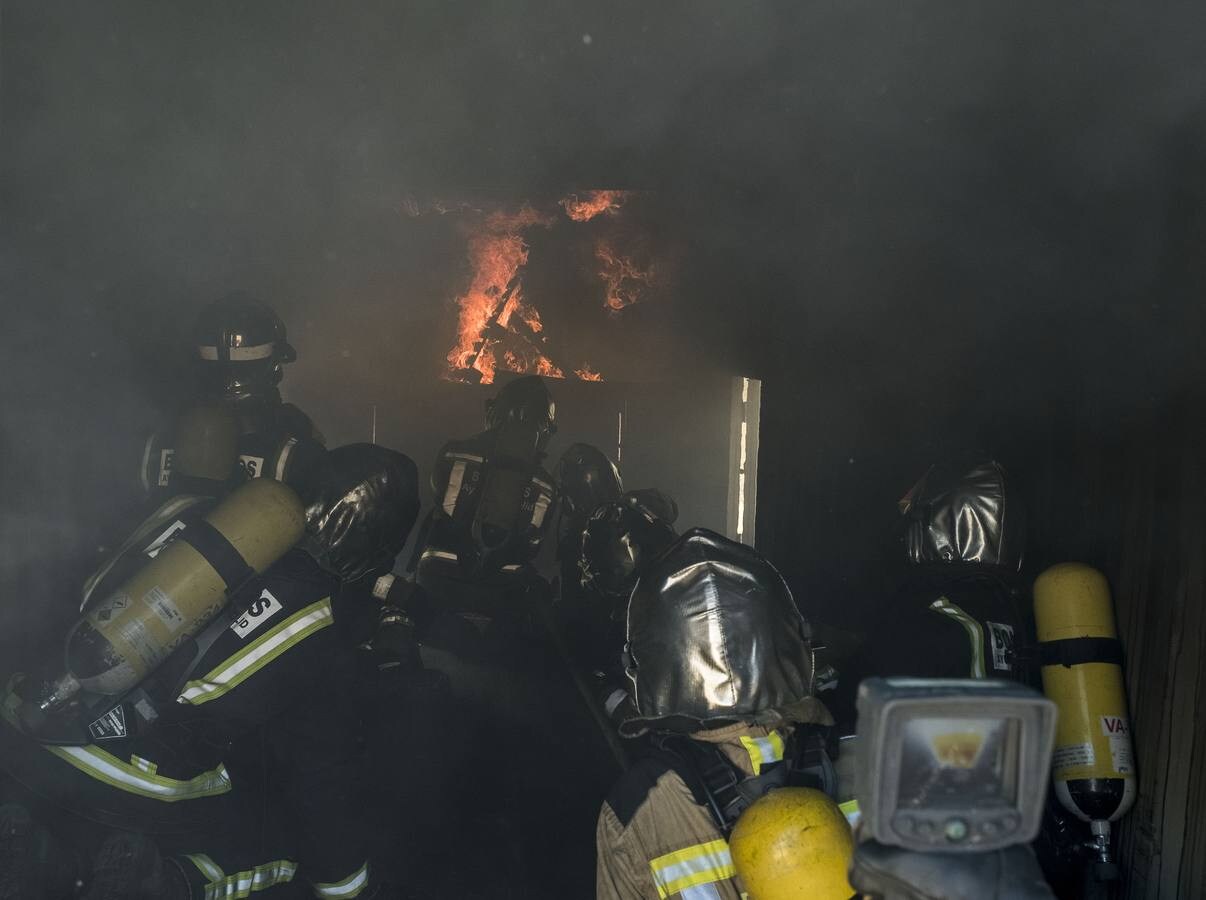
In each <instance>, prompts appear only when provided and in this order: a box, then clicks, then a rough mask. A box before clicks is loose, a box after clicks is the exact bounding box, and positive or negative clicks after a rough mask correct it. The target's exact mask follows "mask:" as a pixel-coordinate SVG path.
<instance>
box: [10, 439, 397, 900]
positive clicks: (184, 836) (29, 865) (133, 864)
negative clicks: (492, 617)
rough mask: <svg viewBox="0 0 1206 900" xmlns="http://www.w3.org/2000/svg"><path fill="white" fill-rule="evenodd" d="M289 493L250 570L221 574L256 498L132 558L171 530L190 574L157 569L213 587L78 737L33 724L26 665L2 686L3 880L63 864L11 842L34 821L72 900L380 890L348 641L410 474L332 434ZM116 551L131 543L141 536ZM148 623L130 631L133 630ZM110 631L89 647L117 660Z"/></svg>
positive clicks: (20, 879) (382, 893)
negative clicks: (201, 608)
mask: <svg viewBox="0 0 1206 900" xmlns="http://www.w3.org/2000/svg"><path fill="white" fill-rule="evenodd" d="M248 487H251V486H250V485H249V486H248ZM277 490H279V491H286V492H287V493H290V492H288V489H287V488H284V487H281V488H279V489H277ZM298 494H299V496H300V498H301V501H300V502H298V501H297V499H296V498H295V499H294V500H293V503H294V504H296V508H297V510H298V512H297V515H298V517H299V520H300V522H299V525H298V530H299V532H300V533H301V534H302V537H301V539H300V541H299V542H298V544H297V546H296V548H295V549H293V550H289V551H287V552H285V555H284V556H282V557H280V559H279V560H278V561H277V562H276V563H275V564H272V565H271V566H270V567H268V568H267V569H266V570H265V571H264V572H263V573H262V574H261V575H260V576H258V577H255V576H252V577H248V578H244V579H243V580H241V581H239V580H237V579H236V578H235V576H233V575H231V574H226V573H230V572H232V571H235V570H238V569H239V568H240V564H242V568H243V569H246V568H247V566H248V565H249V564H250V557H248V559H247V560H243V559H242V557H241V552H242V551H240V547H247V546H250V544H249V543H248V542H249V541H250V542H251V544H254V543H256V542H257V541H260V539H261V538H265V539H270V538H271V535H259V536H257V530H267V531H274V530H275V529H276V526H275V525H274V526H272V527H271V528H268V529H265V528H264V527H263V525H262V522H261V521H260V516H259V512H260V511H262V510H257V509H256V508H250V509H247V510H246V514H245V515H244V517H243V518H241V519H239V520H238V521H236V522H234V523H233V527H232V523H230V522H226V523H225V525H224V526H223V527H224V529H225V530H223V528H219V527H217V525H216V524H214V522H215V521H216V520H217V512H215V513H214V515H213V516H211V517H207V518H206V519H205V520H203V521H204V524H202V523H200V522H197V521H192V522H186V523H185V524H184V526H183V527H182V528H181V529H178V530H177V531H176V533H175V534H174V535H173V536H172V539H171V541H169V542H168V544H166V545H165V546H164V547H163V548H162V549H161V551H160V554H159V555H158V557H157V559H152V560H151V561H150V562H149V563H147V564H146V565H147V566H152V565H156V564H159V565H160V567H161V568H162V567H163V566H164V565H166V563H164V562H163V560H164V559H165V558H166V557H168V556H169V553H170V551H172V550H173V548H174V547H175V546H176V545H177V543H178V542H184V543H186V544H187V545H188V547H189V548H191V549H190V551H189V552H188V553H176V554H175V555H174V556H173V557H172V560H171V564H172V565H186V566H193V567H196V571H195V572H192V571H189V572H177V573H175V577H174V579H173V581H172V582H171V583H172V584H174V585H176V588H175V589H178V590H179V591H180V592H187V591H189V590H193V589H194V587H193V586H195V585H196V584H198V583H199V582H201V581H204V580H205V578H206V577H207V576H205V574H204V572H203V571H202V569H203V568H204V567H205V566H209V567H210V569H212V570H214V571H216V572H218V574H219V575H221V577H222V579H223V581H225V582H226V583H227V585H228V590H229V592H230V599H229V601H228V602H227V603H226V605H225V607H223V608H222V609H221V611H220V612H218V613H217V615H216V617H214V618H212V620H210V621H209V624H208V625H205V627H204V628H202V629H201V630H200V631H199V632H198V633H196V634H195V635H194V636H193V638H191V639H190V640H186V641H184V642H183V643H178V645H177V647H176V650H175V651H173V652H172V653H170V654H169V655H168V656H167V658H166V659H165V660H164V661H163V662H162V663H161V664H160V665H159V666H158V667H157V668H155V669H154V670H153V671H152V672H151V673H150V674H148V675H147V676H146V678H144V679H143V681H141V682H140V683H139V684H138V687H137V689H136V690H134V691H131V692H129V693H127V694H125V695H123V696H122V698H121V702H119V703H118V704H117V705H115V706H114V707H113V708H112V709H109V710H108V711H107V712H105V713H104V714H103V715H101V716H100V717H99V718H98V719H97V720H95V721H93V722H90V723H87V732H86V735H87V738H88V739H89V740H88V742H81V741H77V740H72V739H69V738H64V737H63V736H62V734H59V735H57V736H54V737H52V736H51V735H50V732H49V731H48V730H42V731H38V730H37V729H36V728H34V727H32V726H31V723H41V726H45V725H46V721H47V720H46V717H44V716H43V717H40V716H38V715H36V714H32V713H31V712H30V711H31V709H32V710H34V712H35V713H36V711H37V710H38V709H42V708H47V707H50V705H49V704H46V703H43V704H37V703H35V702H34V701H35V700H36V699H37V698H38V697H40V696H42V695H41V694H40V693H39V690H40V688H39V683H38V679H37V678H35V677H33V676H31V677H29V678H26V679H22V678H20V677H17V678H15V679H14V680H13V681H12V682H11V688H10V690H9V692H8V693H7V695H6V697H5V702H4V706H3V713H4V719H5V722H4V723H3V724H0V763H2V764H3V768H4V769H5V770H6V771H7V773H8V774H9V775H10V776H11V780H10V782H9V785H8V787H9V788H10V790H11V792H12V793H14V794H15V795H16V797H18V798H19V799H20V800H21V801H22V805H23V806H24V807H25V808H26V809H27V810H30V811H32V812H33V813H34V815H33V816H29V815H25V816H22V815H21V814H20V812H19V811H18V812H14V809H15V807H14V806H13V805H12V804H11V803H10V804H9V805H8V806H7V807H5V808H4V811H5V815H3V816H0V819H2V820H3V822H0V826H2V827H0V852H3V853H6V854H7V855H8V858H6V859H0V869H2V870H4V871H6V872H9V873H10V875H9V882H10V883H13V884H15V885H17V890H25V891H26V892H25V893H16V894H14V895H13V896H20V897H37V896H39V895H38V894H37V893H34V892H33V891H31V890H29V886H30V885H34V884H38V883H39V882H40V883H42V884H45V883H46V881H47V879H46V875H45V870H46V868H47V866H46V865H43V866H40V867H39V866H38V865H35V863H47V862H49V863H50V866H49V867H50V868H51V869H52V870H55V871H59V870H66V869H68V868H70V867H71V865H72V863H73V857H71V856H68V855H63V856H61V857H59V858H58V859H54V858H53V857H51V858H50V859H49V860H48V859H47V857H48V855H49V854H47V853H39V854H31V853H29V852H28V850H29V848H30V847H31V846H45V845H46V842H45V841H41V842H39V840H40V838H39V840H35V838H36V837H38V836H39V835H41V834H44V830H45V829H48V830H49V831H50V832H52V833H53V834H54V836H55V837H56V838H57V839H58V844H59V845H60V846H66V847H70V848H72V849H73V850H74V851H75V852H76V854H77V855H76V857H75V859H78V858H84V859H87V858H89V857H91V858H92V859H93V864H92V865H91V866H90V867H88V866H86V865H85V866H82V867H81V869H80V872H79V877H80V878H81V879H82V880H84V881H85V882H86V883H87V887H86V890H87V893H86V897H87V898H88V900H117V898H133V900H137V898H144V897H146V898H151V897H154V898H165V900H175V898H181V900H183V898H193V897H227V896H230V897H234V896H249V895H255V896H259V895H261V893H263V894H266V895H268V896H272V893H273V892H276V893H280V894H283V893H286V892H287V891H288V890H289V889H290V887H292V886H293V885H294V884H295V883H298V882H306V883H308V885H309V887H310V889H311V892H312V893H313V895H314V896H316V897H341V898H342V897H386V896H393V895H392V894H388V893H387V889H386V887H385V886H384V885H383V884H382V880H381V876H380V873H379V872H378V871H377V870H376V869H375V868H374V867H372V866H370V863H369V862H368V860H367V859H366V855H367V853H366V848H367V847H368V846H369V844H370V836H371V833H372V830H373V829H371V828H370V827H369V825H370V823H369V822H367V821H366V820H365V818H364V816H363V814H362V807H361V805H360V796H359V789H360V786H359V784H358V776H357V773H358V771H359V767H360V732H359V723H358V721H357V717H356V709H357V705H356V703H355V702H354V701H355V698H356V695H357V693H358V691H359V690H360V686H359V684H358V682H357V679H356V663H355V647H356V645H357V644H358V643H359V642H360V641H362V640H363V639H364V637H365V633H366V630H367V632H368V633H370V634H371V628H372V627H373V626H374V625H375V623H376V619H377V609H376V605H378V604H377V603H376V602H375V601H374V599H373V598H374V587H375V586H376V585H377V584H378V582H379V581H380V579H381V578H382V577H383V575H384V574H385V573H387V572H388V571H389V569H390V568H391V567H392V564H393V561H394V557H395V556H396V555H397V553H398V552H399V551H400V550H401V548H402V546H403V544H404V542H405V541H406V538H407V535H408V533H409V531H410V529H411V527H412V526H413V524H414V521H415V518H416V516H417V513H418V504H419V501H418V485H417V471H416V468H415V465H414V463H413V462H412V461H411V460H410V459H409V458H407V457H405V456H403V455H402V454H400V453H396V452H394V451H391V450H388V449H385V448H382V447H377V446H373V445H365V444H361V445H352V446H348V447H341V448H339V449H336V450H333V451H331V452H330V453H329V454H328V455H327V456H326V458H325V460H324V462H323V464H322V465H321V466H318V467H314V468H312V469H311V470H310V472H309V473H308V475H307V476H306V479H305V480H304V482H303V483H300V484H299V485H298ZM230 499H231V501H233V500H234V499H235V494H232V495H231V498H230ZM218 508H219V509H221V508H222V507H218ZM303 526H304V531H303V530H302V529H303ZM215 535H216V536H215ZM194 551H195V552H194ZM132 553H133V554H134V555H135V556H142V555H143V547H142V546H141V543H140V542H139V543H137V544H136V545H135V549H133V550H132ZM181 560H185V562H183V563H182V562H180V561H181ZM140 571H145V568H144V569H143V570H140ZM207 571H208V570H207ZM228 578H229V579H230V580H229V581H227V579H228ZM126 583H127V584H133V583H135V581H129V582H126ZM151 593H153V592H149V593H148V596H150V594H151ZM161 593H163V594H164V595H163V596H159V595H156V596H155V597H154V598H153V601H151V606H152V607H153V609H152V612H153V613H154V615H156V616H170V615H171V614H172V611H173V610H175V611H176V612H175V614H180V610H182V609H184V608H185V606H186V602H185V601H187V600H189V599H190V598H188V597H185V596H183V593H180V594H175V595H171V594H166V593H164V592H161ZM113 598H114V600H115V601H116V602H110V601H106V604H108V606H112V607H114V608H116V609H124V608H125V606H124V605H123V604H124V601H122V599H121V594H120V592H118V593H117V594H115V595H113ZM147 602H148V601H146V600H145V598H144V603H147ZM149 614H150V613H147V614H145V615H149ZM88 621H93V620H88ZM97 627H103V626H99V625H98V626H97ZM127 632H128V629H127ZM154 633H156V632H155V631H154V629H150V630H148V629H146V628H144V629H142V631H141V632H140V634H142V635H143V638H142V640H144V641H145V640H149V639H150V638H148V637H147V635H153V634H154ZM94 645H95V644H94ZM69 646H70V645H69ZM117 646H118V644H110V647H111V651H112V652H110V651H106V653H105V655H104V656H103V659H104V661H105V662H106V664H111V665H114V666H115V667H116V668H115V671H119V672H120V671H121V670H122V668H123V664H122V661H121V659H120V658H115V657H114V656H113V653H115V652H116V650H112V648H115V647H117ZM144 649H145V646H144ZM81 680H82V676H81ZM71 709H72V708H71V707H70V706H67V707H64V712H63V716H65V717H66V718H65V719H64V721H68V722H69V721H70V716H69V713H70V711H71ZM31 732H33V733H32V734H31ZM37 823H41V826H42V829H44V830H43V831H39V830H38V829H37V827H36V824H37ZM5 828H6V829H7V831H4V829H5ZM113 829H116V830H115V831H113ZM110 832H112V833H111V834H110V836H109V837H108V839H106V840H103V841H102V840H101V838H102V837H104V835H105V834H107V833H110ZM5 837H7V838H8V839H7V840H6V839H4V838H5ZM98 844H99V845H100V846H99V850H96V848H97V845H98ZM23 849H24V851H25V852H24V853H22V852H21V851H22V850H23ZM93 850H96V852H95V854H93V853H92V851H93ZM84 851H86V852H84ZM39 869H40V871H39ZM89 869H90V871H89ZM48 896H49V895H48Z"/></svg>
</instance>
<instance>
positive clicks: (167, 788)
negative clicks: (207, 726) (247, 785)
mask: <svg viewBox="0 0 1206 900" xmlns="http://www.w3.org/2000/svg"><path fill="white" fill-rule="evenodd" d="M43 748H44V749H45V750H48V751H49V752H51V753H53V754H54V755H55V756H57V757H58V758H59V759H61V760H63V761H64V762H67V763H69V764H70V765H72V766H74V767H75V768H77V769H79V770H80V771H81V772H83V773H84V774H85V775H90V776H91V777H93V778H95V779H96V780H97V781H103V782H104V783H105V784H107V785H110V786H111V787H115V788H117V789H119V790H123V791H128V792H129V793H131V794H138V795H139V796H142V797H150V798H151V799H152V800H163V801H166V802H168V803H173V802H175V801H177V800H196V799H197V798H199V797H213V796H215V795H217V794H225V793H226V792H227V791H229V790H230V775H228V774H227V772H226V767H225V766H221V765H220V766H218V768H216V769H211V770H210V771H208V772H202V773H201V774H200V775H198V776H196V777H195V778H190V779H188V780H187V781H181V780H179V779H176V778H164V777H163V776H162V775H159V774H157V773H156V771H155V765H154V764H153V763H148V762H147V761H146V760H144V759H139V758H138V757H137V756H132V757H130V762H128V763H125V762H122V761H121V760H120V759H118V758H117V757H116V756H114V755H113V754H112V753H107V752H106V751H104V750H102V749H101V748H100V747H97V746H95V745H93V744H86V745H84V746H83V747H55V746H51V745H49V744H44V745H43Z"/></svg>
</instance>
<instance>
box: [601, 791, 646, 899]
mask: <svg viewBox="0 0 1206 900" xmlns="http://www.w3.org/2000/svg"><path fill="white" fill-rule="evenodd" d="M595 849H596V856H597V857H598V866H597V868H596V870H595V896H596V898H597V900H645V898H646V897H654V898H656V897H657V896H658V895H657V892H656V891H654V892H653V893H652V894H650V893H649V891H650V890H652V884H651V883H650V884H649V886H648V888H647V887H646V885H645V884H644V882H647V881H650V879H649V876H648V874H647V873H648V872H649V862H648V860H645V859H641V858H640V857H641V856H642V854H641V853H640V852H639V848H637V847H635V846H634V841H633V839H632V836H631V835H630V834H628V833H627V831H626V829H625V828H624V826H623V825H621V824H620V820H619V819H618V818H616V814H615V812H614V811H613V810H612V808H611V806H610V805H608V804H606V803H604V804H603V809H602V810H601V811H600V812H599V823H598V826H597V828H596V830H595Z"/></svg>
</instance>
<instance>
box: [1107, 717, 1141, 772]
mask: <svg viewBox="0 0 1206 900" xmlns="http://www.w3.org/2000/svg"><path fill="white" fill-rule="evenodd" d="M1101 733H1102V734H1104V735H1105V736H1106V739H1107V740H1108V741H1109V742H1110V759H1111V761H1112V762H1113V763H1114V771H1115V772H1117V773H1118V774H1119V775H1133V774H1134V772H1135V760H1134V758H1133V757H1132V755H1131V727H1130V724H1129V723H1128V722H1127V720H1126V719H1125V718H1124V717H1123V716H1102V717H1101Z"/></svg>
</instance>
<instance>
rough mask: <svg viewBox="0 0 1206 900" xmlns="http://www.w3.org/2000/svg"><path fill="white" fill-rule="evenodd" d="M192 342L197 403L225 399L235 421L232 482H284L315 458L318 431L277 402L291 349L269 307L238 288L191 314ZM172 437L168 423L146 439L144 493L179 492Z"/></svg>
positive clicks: (293, 408) (291, 407) (175, 442)
mask: <svg viewBox="0 0 1206 900" xmlns="http://www.w3.org/2000/svg"><path fill="white" fill-rule="evenodd" d="M192 345H193V349H194V353H195V354H196V357H195V367H196V375H197V380H198V383H199V392H198V398H197V400H198V402H202V403H205V402H212V401H219V402H222V403H225V404H229V405H230V408H231V409H232V410H233V411H234V412H235V415H236V418H237V419H238V422H239V457H238V459H239V471H238V472H237V473H236V474H237V478H238V480H243V479H247V478H265V477H266V478H274V479H276V480H278V481H286V482H288V481H289V480H290V479H291V478H292V477H293V475H294V473H300V471H301V470H302V469H303V468H304V467H305V466H306V465H308V464H309V463H310V462H312V461H314V460H315V459H316V458H318V457H319V456H320V455H321V453H320V451H321V448H322V447H323V445H324V444H325V440H324V438H323V436H322V433H321V432H320V431H319V430H318V429H317V428H316V427H315V426H314V423H313V422H311V421H310V418H309V417H308V416H307V415H306V414H305V413H304V412H302V411H301V410H300V409H298V408H297V407H296V406H294V405H293V404H291V403H285V402H283V401H282V400H281V394H280V389H279V387H278V386H279V385H280V382H281V379H282V378H283V377H284V366H285V365H286V364H287V363H291V362H293V361H294V360H296V359H297V352H296V351H295V350H294V349H293V347H292V346H291V345H290V344H289V342H288V340H287V339H286V334H285V323H284V322H283V321H282V320H281V318H280V317H279V316H278V315H277V314H276V312H274V311H273V309H272V308H271V307H269V306H268V305H267V304H265V303H262V302H260V301H259V300H255V299H253V298H252V297H249V296H247V295H246V294H241V293H235V294H230V295H228V296H226V297H224V298H222V299H221V300H218V301H216V302H214V303H211V304H209V305H208V306H206V307H205V308H204V309H203V310H202V311H201V314H200V315H199V316H198V317H197V320H196V323H195V325H194V326H193V331H192ZM178 441H179V438H178V437H177V436H176V434H175V429H174V428H172V427H169V428H166V429H163V430H161V431H159V432H156V433H154V434H152V435H151V436H150V437H148V438H147V441H146V444H145V446H144V449H143V459H142V484H143V488H144V489H145V491H146V492H147V493H148V494H149V495H153V496H154V495H160V494H162V493H164V492H172V493H174V492H176V491H178V490H180V488H179V486H178V485H175V484H173V476H172V469H173V461H174V459H175V455H176V452H177V449H178Z"/></svg>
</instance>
